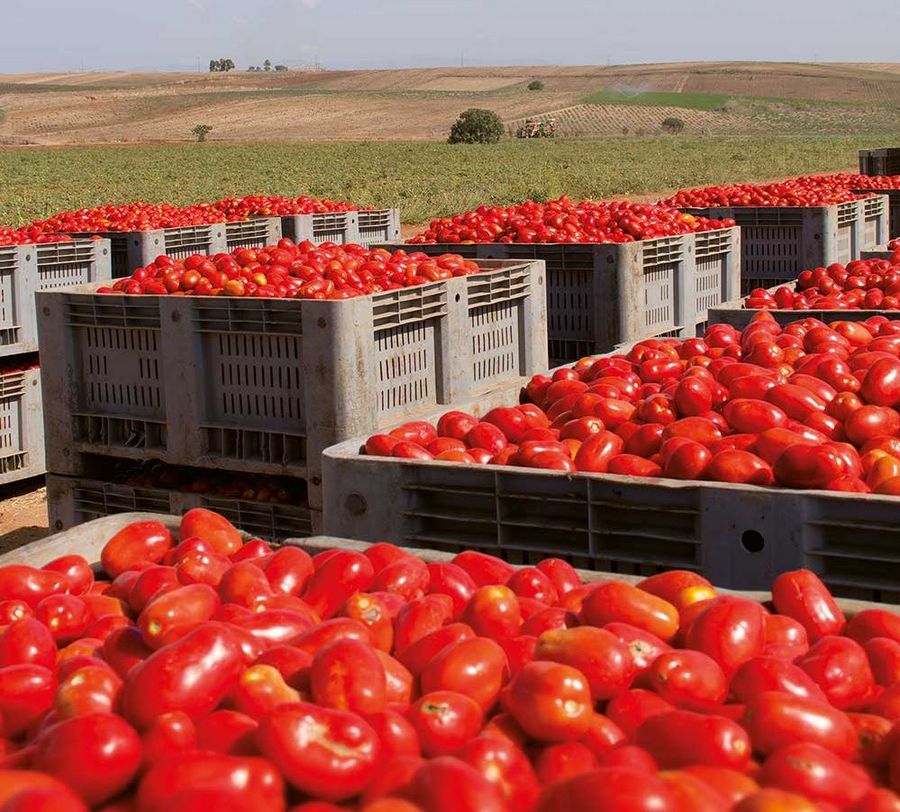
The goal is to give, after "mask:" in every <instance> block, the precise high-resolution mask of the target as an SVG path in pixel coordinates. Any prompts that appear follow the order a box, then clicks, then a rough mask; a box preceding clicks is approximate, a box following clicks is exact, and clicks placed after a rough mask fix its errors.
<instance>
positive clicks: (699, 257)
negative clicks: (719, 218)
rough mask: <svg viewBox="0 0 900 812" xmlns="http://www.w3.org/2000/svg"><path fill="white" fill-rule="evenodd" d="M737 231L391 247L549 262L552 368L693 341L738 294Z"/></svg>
mask: <svg viewBox="0 0 900 812" xmlns="http://www.w3.org/2000/svg"><path fill="white" fill-rule="evenodd" d="M740 240H741V236H740V231H739V229H737V228H729V229H720V230H718V231H710V232H705V233H702V234H686V235H681V236H677V237H660V238H659V239H654V240H642V241H638V242H631V243H579V244H559V245H556V244H549V243H537V244H527V243H521V244H520V243H480V244H473V243H469V244H461V245H455V244H437V245H402V246H398V245H394V246H388V247H392V248H401V247H402V248H404V249H405V250H407V251H410V252H412V251H424V252H425V253H428V254H443V253H452V252H456V253H461V254H462V255H463V256H469V257H474V258H481V257H496V258H498V259H500V258H502V259H541V260H544V262H546V264H547V336H548V341H549V356H550V359H551V361H552V362H559V363H562V362H563V361H567V360H568V361H571V360H575V359H577V358H580V357H582V356H584V355H591V354H593V353H597V352H607V351H609V350H611V349H613V348H614V347H616V346H618V345H620V344H623V343H627V342H630V341H636V340H638V339H641V338H649V337H651V336H673V335H674V336H678V335H681V336H692V335H694V334H695V332H696V330H697V326H698V325H702V324H703V323H705V322H706V314H707V310H708V309H709V307H711V306H713V305H716V304H719V303H720V302H724V301H728V300H729V299H731V298H733V297H734V296H736V295H737V292H738V287H739V283H740V268H741V259H740V250H739V249H740Z"/></svg>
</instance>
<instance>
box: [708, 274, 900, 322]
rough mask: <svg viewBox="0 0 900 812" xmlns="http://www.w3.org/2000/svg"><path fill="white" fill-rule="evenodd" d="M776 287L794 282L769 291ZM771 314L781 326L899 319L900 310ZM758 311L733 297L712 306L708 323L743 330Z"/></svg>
mask: <svg viewBox="0 0 900 812" xmlns="http://www.w3.org/2000/svg"><path fill="white" fill-rule="evenodd" d="M778 287H789V288H791V290H793V289H794V288H795V287H796V283H795V282H791V283H789V284H788V285H785V286H776V287H774V288H770V292H772V293H774V292H775V290H777V288H778ZM768 312H769V313H771V314H772V316H773V317H774V319H775V321H777V322H778V323H779V324H780V325H781V326H782V327H783V326H784V325H786V324H790V323H791V322H792V321H799V320H800V319H809V318H812V319H819V320H820V321H824V322H830V321H839V320H840V321H865V320H866V319H869V318H871V317H872V316H884V317H885V318H888V319H900V310H817V309H813V310H774V309H773V310H768ZM757 313H759V310H745V309H744V299H743V298H741V299H735V300H734V301H731V302H725V304H723V305H721V306H720V307H716V308H713V309H712V310H710V311H709V322H710V324H731V325H733V326H734V327H737V328H738V329H739V330H743V329H744V328H745V327H746V326H747V325H748V324H750V322H751V320H752V319H753V317H754V316H755V315H756V314H757Z"/></svg>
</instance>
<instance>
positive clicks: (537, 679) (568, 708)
mask: <svg viewBox="0 0 900 812" xmlns="http://www.w3.org/2000/svg"><path fill="white" fill-rule="evenodd" d="M504 705H505V706H506V709H507V710H508V711H509V713H511V714H512V716H513V717H514V718H515V720H516V721H517V722H518V723H519V725H521V727H522V729H523V730H524V731H525V732H526V733H528V735H529V736H531V737H532V738H535V739H537V740H539V741H544V742H555V741H574V740H576V739H580V738H581V737H582V736H583V735H584V734H585V733H586V732H587V730H588V727H589V726H590V723H591V715H592V713H593V702H592V699H591V691H590V685H589V683H588V681H587V678H586V677H585V676H584V674H582V673H581V672H580V671H579V670H578V669H576V668H572V667H571V666H568V665H564V664H560V663H553V662H531V663H528V664H526V665H525V666H524V667H523V668H522V670H521V671H519V673H518V674H516V675H515V676H514V677H513V678H512V680H511V681H510V683H509V688H508V691H507V693H506V695H505V698H504Z"/></svg>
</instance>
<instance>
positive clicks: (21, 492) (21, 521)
mask: <svg viewBox="0 0 900 812" xmlns="http://www.w3.org/2000/svg"><path fill="white" fill-rule="evenodd" d="M49 535H50V527H49V523H48V521H47V489H46V488H45V487H44V479H43V477H40V478H35V479H28V480H25V481H24V482H18V483H16V484H15V485H9V486H6V487H4V488H2V489H0V553H7V552H9V551H10V550H14V549H15V548H16V547H21V546H22V545H23V544H29V543H30V542H32V541H37V540H39V539H42V538H46V537H47V536H49Z"/></svg>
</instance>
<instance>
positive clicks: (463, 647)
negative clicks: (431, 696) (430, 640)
mask: <svg viewBox="0 0 900 812" xmlns="http://www.w3.org/2000/svg"><path fill="white" fill-rule="evenodd" d="M508 672H509V665H508V663H507V658H506V654H505V653H504V651H503V648H502V647H501V646H500V645H498V644H497V643H496V642H494V641H493V640H491V639H489V638H485V637H475V638H471V639H467V640H460V641H459V642H457V643H451V644H450V645H449V646H447V647H446V648H445V649H443V650H442V651H441V652H439V653H438V655H437V656H436V657H435V658H434V659H432V660H431V661H430V662H429V663H428V664H427V665H426V666H425V669H424V670H423V671H422V674H421V686H422V691H423V692H424V693H432V692H434V691H455V692H457V693H461V694H465V695H466V696H468V697H471V698H472V699H474V700H475V701H476V702H477V703H478V704H479V705H480V707H481V709H482V710H483V711H484V712H485V713H487V712H488V711H490V709H491V708H492V707H493V706H494V704H495V703H496V702H497V699H498V697H499V696H500V689H501V688H502V687H503V684H504V682H505V679H506V677H507V675H508Z"/></svg>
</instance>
